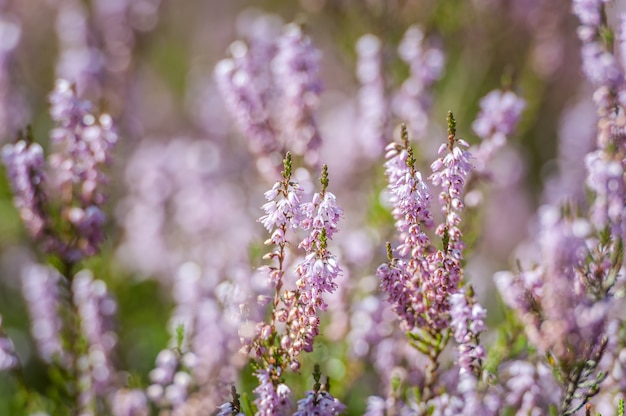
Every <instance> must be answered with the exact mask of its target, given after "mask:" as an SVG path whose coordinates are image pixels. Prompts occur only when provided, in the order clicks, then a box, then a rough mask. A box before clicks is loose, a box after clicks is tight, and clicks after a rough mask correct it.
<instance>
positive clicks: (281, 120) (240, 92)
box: [215, 24, 321, 166]
mask: <svg viewBox="0 0 626 416" xmlns="http://www.w3.org/2000/svg"><path fill="white" fill-rule="evenodd" d="M230 51H231V55H232V57H231V58H229V59H225V60H222V61H221V62H219V63H218V64H217V66H216V68H215V80H216V83H217V86H218V89H219V91H220V93H221V95H222V97H223V99H224V101H225V104H226V107H227V109H228V110H229V112H230V113H231V114H232V115H233V117H234V118H235V120H236V121H237V123H238V124H239V128H240V130H241V131H242V133H244V134H245V135H246V136H247V138H248V140H250V142H249V145H250V148H251V150H252V152H253V153H255V154H256V155H257V156H258V157H260V158H267V157H269V156H271V155H272V154H273V153H278V152H283V151H284V149H290V150H291V151H293V152H294V153H295V154H297V155H301V156H304V158H305V159H306V161H307V162H308V163H309V164H310V165H312V166H316V165H317V164H318V162H319V160H318V155H317V150H318V148H319V146H320V145H321V136H320V133H319V130H318V127H317V122H316V121H315V111H316V110H317V107H318V103H319V94H320V92H321V83H320V80H319V76H318V72H319V59H320V54H319V52H318V51H317V49H315V48H314V47H313V45H312V43H311V40H310V39H309V37H308V36H306V35H305V34H304V32H303V30H302V28H301V27H300V26H298V25H296V24H289V25H286V26H285V27H284V28H283V33H282V34H281V35H280V36H279V37H278V38H277V39H276V40H269V39H264V40H263V42H259V41H258V40H256V41H253V40H251V41H250V42H249V44H246V43H244V42H243V41H237V42H235V43H233V44H232V45H231V47H230Z"/></svg>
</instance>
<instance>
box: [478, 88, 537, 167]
mask: <svg viewBox="0 0 626 416" xmlns="http://www.w3.org/2000/svg"><path fill="white" fill-rule="evenodd" d="M524 107H526V103H525V101H524V100H523V99H521V98H519V97H518V96H517V95H515V93H513V92H512V91H501V90H495V91H491V92H490V93H489V94H487V95H486V96H485V97H484V98H483V99H482V100H480V112H479V113H478V116H477V117H476V120H474V123H472V129H473V130H474V132H475V133H476V134H477V135H478V137H480V138H481V139H482V142H481V143H480V145H479V147H478V148H477V149H476V150H474V151H473V152H472V154H473V156H474V157H475V159H476V161H477V162H478V164H479V166H477V170H483V169H484V165H485V164H486V162H487V161H488V160H489V159H490V158H491V156H492V155H493V154H494V153H495V151H496V150H498V149H499V148H501V147H502V146H503V145H504V144H505V142H506V139H507V137H508V136H510V135H511V134H512V133H513V132H514V131H515V128H516V127H517V123H518V122H519V119H520V115H521V113H522V111H523V110H524Z"/></svg>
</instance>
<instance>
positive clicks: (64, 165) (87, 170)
mask: <svg viewBox="0 0 626 416" xmlns="http://www.w3.org/2000/svg"><path fill="white" fill-rule="evenodd" d="M50 103H51V107H50V115H51V117H52V119H53V120H54V121H55V122H56V124H57V127H56V128H55V129H53V130H52V131H51V133H50V137H51V140H52V142H53V143H54V144H55V146H56V147H57V149H59V150H58V152H57V153H54V154H52V155H51V156H50V158H49V162H50V166H51V167H52V169H53V171H54V175H53V178H52V179H53V181H54V185H55V187H56V188H57V189H58V191H59V193H60V198H61V202H62V212H61V216H62V218H63V219H64V220H66V221H68V222H69V223H70V224H72V226H73V227H74V229H75V230H76V234H77V235H76V236H75V237H73V238H72V241H71V242H66V243H62V244H61V247H58V248H56V250H57V251H58V252H59V254H60V255H61V256H62V257H63V258H64V260H66V261H69V262H76V261H78V260H80V259H82V258H84V257H85V256H91V255H94V254H96V253H97V252H98V250H99V246H100V244H101V242H102V241H103V239H104V234H103V230H102V228H103V226H104V221H105V216H104V213H103V212H102V205H103V203H104V200H105V196H104V193H103V191H102V186H103V185H106V184H107V182H108V179H107V177H106V175H105V174H104V173H103V168H104V167H105V166H106V165H107V164H108V163H109V162H110V158H111V151H112V149H113V146H114V145H115V143H116V142H117V134H116V133H115V131H114V128H113V122H112V119H111V117H110V116H109V115H107V114H102V115H100V116H99V117H96V115H94V114H93V113H92V112H91V109H90V107H91V106H90V104H89V103H88V102H86V101H82V100H80V99H79V98H78V97H77V96H76V92H75V91H74V89H73V88H72V85H71V84H70V83H69V82H67V81H65V80H58V81H57V83H56V85H55V89H54V91H53V92H52V93H51V94H50Z"/></svg>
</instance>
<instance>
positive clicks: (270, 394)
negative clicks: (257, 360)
mask: <svg viewBox="0 0 626 416" xmlns="http://www.w3.org/2000/svg"><path fill="white" fill-rule="evenodd" d="M254 375H255V376H256V378H258V379H259V385H258V387H257V388H255V389H254V393H255V394H256V396H257V398H256V400H255V401H254V404H256V406H257V412H256V415H257V416H274V415H275V416H287V415H288V414H289V409H290V408H291V390H290V389H289V387H287V385H286V384H284V383H280V382H279V381H277V380H276V377H280V369H279V368H274V367H273V366H269V367H268V369H267V370H265V369H259V370H257V372H256V373H255V374H254Z"/></svg>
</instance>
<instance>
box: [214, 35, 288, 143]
mask: <svg viewBox="0 0 626 416" xmlns="http://www.w3.org/2000/svg"><path fill="white" fill-rule="evenodd" d="M231 53H232V55H233V58H232V59H224V60H222V61H220V62H219V63H218V64H217V66H216V67H215V82H216V84H217V87H218V89H219V91H220V94H221V95H222V97H223V99H224V102H225V104H226V107H227V109H228V111H229V112H230V113H231V114H232V115H233V117H234V118H235V121H236V122H237V124H238V125H239V129H240V130H241V132H242V133H243V134H245V135H246V136H247V138H248V139H249V146H250V148H251V150H252V151H253V152H254V153H255V154H261V155H269V154H271V153H273V152H274V151H277V150H278V149H279V148H280V145H279V142H278V137H277V133H276V132H275V131H274V128H273V127H272V122H271V120H270V114H269V110H268V109H267V108H266V104H265V102H264V100H263V91H259V86H258V85H257V84H256V83H255V82H254V74H252V73H250V71H249V69H248V68H247V67H248V65H247V60H249V59H251V58H250V57H249V55H248V47H247V46H246V45H245V44H244V43H243V42H241V41H240V42H237V43H235V44H233V45H232V46H231Z"/></svg>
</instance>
